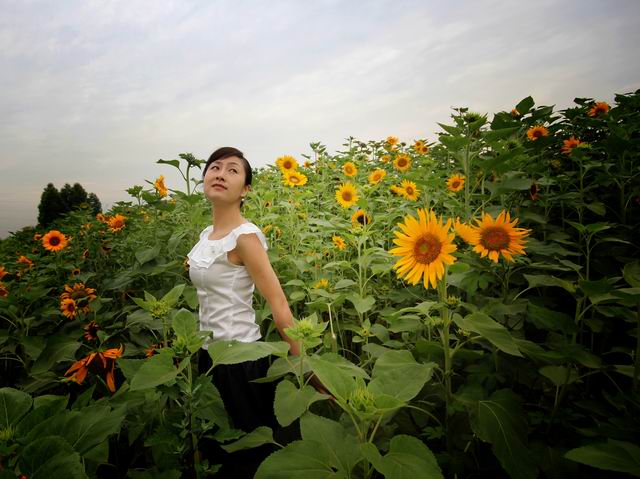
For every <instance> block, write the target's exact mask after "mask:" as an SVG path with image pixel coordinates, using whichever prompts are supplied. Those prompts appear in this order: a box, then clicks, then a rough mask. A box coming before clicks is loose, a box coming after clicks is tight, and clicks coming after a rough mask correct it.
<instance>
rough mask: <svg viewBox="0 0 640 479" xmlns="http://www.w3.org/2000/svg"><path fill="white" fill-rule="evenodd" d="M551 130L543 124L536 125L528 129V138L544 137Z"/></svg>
mask: <svg viewBox="0 0 640 479" xmlns="http://www.w3.org/2000/svg"><path fill="white" fill-rule="evenodd" d="M548 135H549V130H547V129H546V128H545V127H544V126H542V125H534V126H532V127H531V128H529V129H528V130H527V138H529V139H530V140H531V141H536V140H537V139H538V138H542V137H543V136H548Z"/></svg>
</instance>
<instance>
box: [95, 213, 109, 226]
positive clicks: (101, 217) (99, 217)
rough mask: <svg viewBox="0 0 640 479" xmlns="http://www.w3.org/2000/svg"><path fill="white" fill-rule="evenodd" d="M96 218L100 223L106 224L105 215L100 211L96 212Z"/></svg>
mask: <svg viewBox="0 0 640 479" xmlns="http://www.w3.org/2000/svg"><path fill="white" fill-rule="evenodd" d="M96 220H98V221H99V222H100V223H105V224H106V223H107V221H108V218H107V217H106V216H105V215H103V214H102V213H98V214H97V215H96Z"/></svg>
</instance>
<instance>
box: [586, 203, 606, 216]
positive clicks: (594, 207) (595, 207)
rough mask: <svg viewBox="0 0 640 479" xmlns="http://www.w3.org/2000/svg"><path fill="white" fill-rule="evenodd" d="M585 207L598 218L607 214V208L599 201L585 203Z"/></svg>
mask: <svg viewBox="0 0 640 479" xmlns="http://www.w3.org/2000/svg"><path fill="white" fill-rule="evenodd" d="M585 206H586V207H587V208H588V209H590V210H591V211H593V212H594V213H595V214H597V215H599V216H604V215H605V214H606V213H607V208H606V207H605V206H604V203H601V202H600V201H594V202H593V203H585Z"/></svg>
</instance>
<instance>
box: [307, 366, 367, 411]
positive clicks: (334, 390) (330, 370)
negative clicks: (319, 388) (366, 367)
mask: <svg viewBox="0 0 640 479" xmlns="http://www.w3.org/2000/svg"><path fill="white" fill-rule="evenodd" d="M309 365H310V367H311V370H312V371H313V372H314V373H315V375H316V376H318V379H320V382H321V383H322V384H324V386H325V387H326V388H327V389H328V390H329V392H330V393H331V394H333V395H334V396H335V397H337V398H340V399H343V400H346V398H348V397H349V395H350V394H351V391H353V390H354V389H355V388H356V387H357V384H356V381H355V379H354V378H355V377H356V375H355V374H354V371H353V369H351V368H345V367H341V365H340V364H338V363H334V362H332V361H328V360H327V359H325V358H324V357H310V358H309Z"/></svg>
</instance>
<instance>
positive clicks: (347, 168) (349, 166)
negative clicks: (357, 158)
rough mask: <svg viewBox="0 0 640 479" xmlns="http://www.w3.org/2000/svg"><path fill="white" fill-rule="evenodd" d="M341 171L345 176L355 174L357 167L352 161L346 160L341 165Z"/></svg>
mask: <svg viewBox="0 0 640 479" xmlns="http://www.w3.org/2000/svg"><path fill="white" fill-rule="evenodd" d="M342 172H343V173H344V174H345V175H346V176H356V175H357V174H358V167H357V166H356V165H355V163H354V162H353V161H347V162H346V163H345V164H344V165H342Z"/></svg>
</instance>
